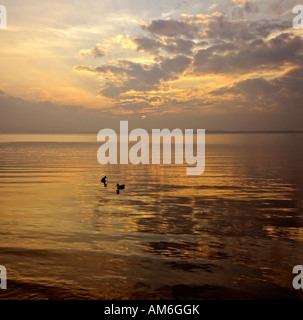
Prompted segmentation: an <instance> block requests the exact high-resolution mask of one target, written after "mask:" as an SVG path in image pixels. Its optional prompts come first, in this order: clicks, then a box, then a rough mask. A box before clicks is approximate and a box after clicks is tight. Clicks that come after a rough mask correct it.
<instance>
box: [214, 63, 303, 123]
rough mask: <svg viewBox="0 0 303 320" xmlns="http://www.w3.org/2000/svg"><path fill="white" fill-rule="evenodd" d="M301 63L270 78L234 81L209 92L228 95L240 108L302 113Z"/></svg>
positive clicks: (302, 78) (302, 83) (302, 76)
mask: <svg viewBox="0 0 303 320" xmlns="http://www.w3.org/2000/svg"><path fill="white" fill-rule="evenodd" d="M302 86H303V65H302V66H301V67H297V68H294V69H292V70H290V71H288V72H286V73H284V74H282V75H281V76H278V77H276V78H274V79H271V80H265V79H263V78H261V77H259V78H254V79H247V80H243V81H239V82H236V83H234V84H233V85H232V86H230V87H222V88H220V89H218V90H214V91H213V92H211V93H212V94H213V95H214V96H220V97H223V98H224V96H229V99H230V95H231V94H232V95H233V97H232V98H231V99H234V100H235V101H237V103H238V104H240V105H241V106H242V108H251V109H256V108H257V109H262V110H269V109H271V110H276V111H277V110H278V111H281V110H284V111H288V112H292V111H294V110H297V111H299V112H300V114H301V117H302V115H303V108H302V103H301V101H302Z"/></svg>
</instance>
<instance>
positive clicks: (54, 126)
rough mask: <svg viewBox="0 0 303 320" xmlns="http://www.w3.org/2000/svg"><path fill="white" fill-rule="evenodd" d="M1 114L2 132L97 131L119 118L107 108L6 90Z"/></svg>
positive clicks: (0, 110)
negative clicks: (66, 103) (38, 98)
mask: <svg viewBox="0 0 303 320" xmlns="http://www.w3.org/2000/svg"><path fill="white" fill-rule="evenodd" d="M2 92H3V91H2ZM0 114H1V117H0V132H2V133H3V132H5V133H23V132H33V133H35V132H37V133H39V132H47V133H53V132H61V133H70V132H98V130H99V129H100V126H103V127H105V126H107V125H108V123H115V122H116V119H114V118H113V116H112V115H111V114H110V113H109V112H107V111H103V112H101V111H98V110H92V109H91V110H89V109H85V108H83V107H80V106H74V105H70V106H63V105H56V104H53V103H51V102H48V101H43V102H31V101H27V100H24V99H20V98H16V97H12V96H10V95H7V94H4V93H3V94H2V95H0Z"/></svg>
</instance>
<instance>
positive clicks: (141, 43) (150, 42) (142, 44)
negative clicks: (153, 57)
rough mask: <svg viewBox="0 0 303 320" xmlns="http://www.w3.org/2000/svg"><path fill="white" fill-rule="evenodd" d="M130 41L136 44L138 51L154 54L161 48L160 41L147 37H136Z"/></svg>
mask: <svg viewBox="0 0 303 320" xmlns="http://www.w3.org/2000/svg"><path fill="white" fill-rule="evenodd" d="M132 40H133V42H134V43H135V44H136V46H137V50H138V51H146V52H151V53H156V52H157V51H158V50H159V49H160V48H161V47H162V43H161V41H157V40H155V39H151V38H148V37H138V38H134V39H132Z"/></svg>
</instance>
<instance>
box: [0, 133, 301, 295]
mask: <svg viewBox="0 0 303 320" xmlns="http://www.w3.org/2000/svg"><path fill="white" fill-rule="evenodd" d="M302 145H303V135H300V134H298V135H286V134H273V135H270V134H267V135H263V134H251V135H249V134H243V135H241V134H225V135H217V134H209V135H207V136H206V168H205V172H204V174H202V175H201V176H186V173H185V170H186V169H185V168H186V166H187V165H184V166H183V165H178V166H174V165H137V166H135V165H107V166H101V165H100V164H99V163H98V162H97V150H98V147H99V146H100V144H99V143H96V136H95V135H82V136H78V135H0V264H1V265H4V266H6V268H7V272H8V282H7V286H8V288H7V290H0V299H70V298H73V299H75V298H76V299H177V298H181V299H275V298H278V299H302V298H303V296H302V293H300V292H299V291H300V290H298V291H297V290H294V289H293V288H292V279H293V274H292V268H293V266H295V265H298V264H303V255H302V249H303V245H302V244H303V219H302V213H303V210H302V209H303V170H302V163H303V148H302ZM103 175H107V177H108V186H107V188H104V186H103V184H101V183H100V178H101V177H102V176H103ZM117 182H119V183H125V184H126V189H125V190H123V191H121V192H120V194H119V195H117V194H116V193H115V185H116V183H117ZM301 291H302V290H301Z"/></svg>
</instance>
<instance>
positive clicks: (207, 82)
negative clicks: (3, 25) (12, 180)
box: [0, 0, 303, 133]
mask: <svg viewBox="0 0 303 320" xmlns="http://www.w3.org/2000/svg"><path fill="white" fill-rule="evenodd" d="M297 4H300V3H298V1H292V0H287V1H286V0H268V1H259V0H220V1H219V0H217V1H208V0H205V1H202V0H199V1H198V0H181V1H177V0H174V1H173V0H161V1H153V2H152V1H147V0H86V1H80V0H71V1H58V0H57V1H56V0H51V1H50V0H45V1H37V0H27V1H21V0H0V5H4V6H5V7H6V9H7V29H0V44H1V46H0V133H32V132H33V133H35V132H47V133H48V132H51V133H53V132H58V133H59V132H64V133H66V132H79V133H82V132H90V133H97V132H98V131H99V130H101V129H103V128H107V127H109V128H113V129H117V128H119V121H120V120H128V121H129V122H130V126H131V127H134V128H141V127H142V128H145V129H152V128H170V129H173V128H181V129H185V128H193V129H196V128H201V129H206V130H217V131H226V130H227V131H238V130H245V131H247V130H249V131H250V130H253V131H254V130H303V125H302V123H303V109H302V107H303V103H302V102H303V90H302V88H303V46H302V44H303V29H294V28H293V19H294V17H295V16H296V15H295V14H293V13H292V9H293V7H294V6H295V5H297ZM302 4H303V3H302Z"/></svg>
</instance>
